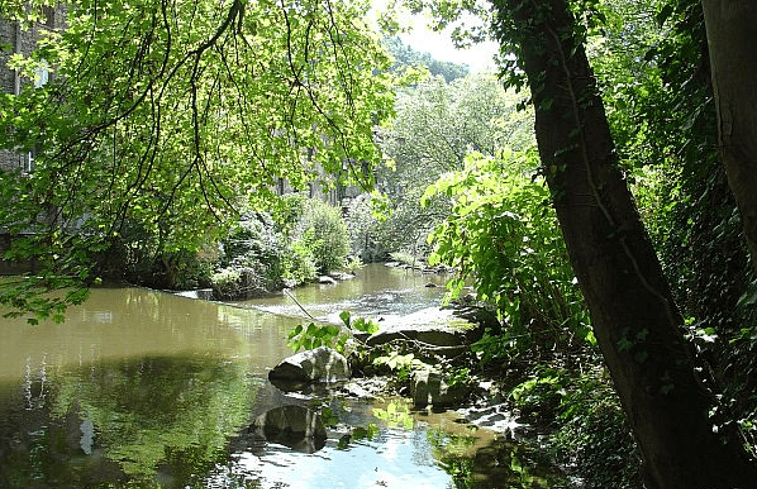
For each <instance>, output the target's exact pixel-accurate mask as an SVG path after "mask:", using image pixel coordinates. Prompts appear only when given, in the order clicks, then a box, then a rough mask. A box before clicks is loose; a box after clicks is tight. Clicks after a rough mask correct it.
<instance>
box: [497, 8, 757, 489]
mask: <svg viewBox="0 0 757 489" xmlns="http://www.w3.org/2000/svg"><path fill="white" fill-rule="evenodd" d="M495 6H496V7H497V8H498V9H499V14H498V19H499V21H500V24H499V29H500V30H499V35H500V36H501V40H502V41H503V42H516V43H517V44H516V50H517V51H518V59H519V62H520V65H521V67H522V69H523V70H524V71H525V73H526V75H527V78H528V83H529V86H530V88H531V92H532V97H533V103H534V107H535V109H536V138H537V142H538V145H539V153H540V155H541V160H542V169H543V171H544V173H545V175H546V177H547V181H548V184H549V187H550V190H551V192H552V196H553V204H554V206H555V208H556V210H557V215H558V219H559V222H560V227H561V229H562V232H563V236H564V238H565V241H566V245H567V247H568V251H569V253H570V259H571V262H572V265H573V269H574V271H575V273H576V276H577V278H578V281H579V284H580V286H581V289H582V291H583V293H584V296H585V298H586V301H587V304H588V306H589V309H590V311H591V317H592V322H593V326H594V332H595V336H596V337H597V341H598V343H599V346H600V349H601V351H602V354H603V356H604V359H605V362H606V364H607V366H608V368H609V370H610V373H611V375H612V378H613V381H614V383H615V388H616V390H617V392H618V395H619V397H620V400H621V403H622V405H623V409H624V411H625V414H626V416H627V418H628V420H629V423H630V426H631V428H632V430H633V433H634V435H635V438H636V440H637V443H638V445H639V448H640V451H641V454H642V458H643V464H644V467H643V470H644V477H645V483H646V485H647V487H648V488H650V489H652V488H654V489H681V488H687V489H698V488H702V489H704V488H707V489H721V488H722V489H726V488H728V489H731V488H734V487H738V488H742V489H743V488H752V487H757V469H756V468H755V466H754V465H753V463H752V461H751V460H750V459H749V457H748V456H747V454H746V452H745V451H744V450H743V448H742V446H741V445H740V444H739V443H738V439H735V437H728V438H726V439H725V440H724V439H723V438H725V437H724V436H723V435H718V434H715V433H713V425H712V422H711V421H710V419H709V411H710V409H711V408H712V407H714V405H715V400H714V396H713V395H711V393H709V392H708V391H707V390H706V389H705V387H704V386H703V385H702V383H701V382H700V379H698V378H697V376H696V374H695V370H694V364H693V359H692V356H691V354H690V351H689V347H688V345H687V344H686V342H685V340H684V338H683V336H682V334H681V330H680V327H681V326H682V324H683V321H682V318H681V315H680V313H679V311H678V309H677V307H676V305H675V302H674V299H673V297H672V295H671V292H670V289H669V287H668V284H667V283H666V281H665V278H664V276H663V273H662V269H661V266H660V264H659V261H658V259H657V256H656V254H655V251H654V249H653V247H652V244H651V242H650V240H649V237H648V235H647V233H646V230H645V228H644V226H643V224H642V223H641V220H640V218H639V215H638V213H637V211H636V208H635V205H634V203H633V199H632V196H631V194H630V192H629V190H628V187H627V185H626V182H625V180H624V177H623V174H622V172H621V170H620V168H619V165H618V156H617V154H616V152H615V147H614V144H613V141H612V137H611V134H610V130H609V125H608V123H607V118H606V116H605V112H604V107H603V105H602V101H601V99H600V97H599V93H598V90H597V87H596V84H595V79H594V76H593V73H592V72H591V69H590V67H589V63H588V60H587V58H586V54H585V51H584V47H583V41H582V39H581V37H580V36H579V35H577V34H576V23H575V19H574V18H573V15H572V14H571V13H570V11H569V10H568V5H567V2H566V0H495Z"/></svg>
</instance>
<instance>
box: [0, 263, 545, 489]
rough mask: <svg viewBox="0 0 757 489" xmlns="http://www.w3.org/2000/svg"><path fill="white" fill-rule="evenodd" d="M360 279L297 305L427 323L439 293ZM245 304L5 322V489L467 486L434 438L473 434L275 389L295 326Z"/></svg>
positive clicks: (115, 299) (142, 298)
mask: <svg viewBox="0 0 757 489" xmlns="http://www.w3.org/2000/svg"><path fill="white" fill-rule="evenodd" d="M361 273H363V274H364V276H363V279H362V280H361V279H356V280H353V281H348V282H342V283H340V284H338V285H336V286H326V287H322V286H315V287H311V288H308V289H298V290H297V292H296V293H297V297H298V300H300V301H302V302H303V303H304V304H305V305H306V306H307V307H313V308H318V307H320V310H321V311H323V313H324V314H330V311H340V310H341V308H342V307H343V305H344V304H346V303H353V304H358V305H362V306H363V307H364V308H365V310H371V311H374V312H376V311H378V312H381V311H384V313H386V314H388V315H389V314H398V313H400V312H401V313H403V314H405V313H412V312H417V311H421V312H419V315H420V314H421V313H422V311H423V310H425V309H427V308H428V307H429V306H431V305H433V303H434V302H436V301H438V299H439V297H440V296H441V294H442V291H441V290H440V289H438V288H436V289H434V288H426V287H425V283H426V282H428V281H430V280H438V281H441V280H442V279H440V278H436V277H433V276H421V275H420V274H415V275H413V274H411V273H410V272H406V271H402V270H389V269H385V268H383V267H380V266H373V267H366V269H365V270H363V271H361ZM286 301H288V299H287V298H285V297H280V298H277V299H276V298H275V299H273V301H272V302H271V303H270V304H269V305H268V306H269V307H272V308H276V307H285V306H286V304H285V303H286ZM393 304H394V305H395V306H397V309H391V306H392V305H393ZM249 305H250V304H243V306H245V307H238V305H236V306H235V307H232V306H229V305H223V304H218V303H210V302H205V301H199V300H191V299H188V298H185V297H176V296H173V295H170V294H165V293H161V292H157V291H150V290H144V289H136V288H112V289H108V288H103V289H97V290H93V291H92V294H91V297H90V299H89V300H88V301H87V302H86V303H85V304H83V305H82V306H79V307H75V308H72V309H71V311H70V314H69V316H68V319H67V321H66V322H65V323H64V324H53V323H43V324H41V325H40V326H29V325H28V324H26V323H25V322H24V321H22V320H19V321H10V320H6V321H2V322H0V338H1V339H0V342H1V343H0V345H1V348H0V487H2V488H24V489H44V488H60V489H68V488H90V487H91V488H95V487H96V488H105V487H107V488H112V489H120V488H123V489H126V488H130V489H133V488H155V489H157V488H158V487H160V488H163V489H173V488H192V489H195V488H196V489H199V488H207V487H224V488H251V487H261V488H263V487H265V488H272V487H291V488H313V489H316V488H317V489H320V488H335V487H354V488H356V489H358V488H372V487H396V488H407V487H413V488H421V489H423V488H435V489H436V488H443V487H453V486H455V487H472V486H470V485H464V484H463V483H462V482H460V483H458V482H456V481H458V480H460V481H462V480H463V479H459V478H458V475H459V473H461V472H464V471H465V470H467V469H465V470H463V469H460V470H457V469H455V470H453V469H451V467H463V468H464V467H467V466H468V465H466V464H469V465H470V464H473V465H471V466H476V464H478V463H479V462H478V461H477V460H476V459H475V457H474V458H473V459H472V460H473V462H470V463H469V462H467V461H463V462H460V463H458V461H456V460H453V459H451V458H449V454H450V453H452V452H455V450H450V449H449V447H455V446H457V445H456V444H455V443H452V442H450V441H449V440H448V439H447V438H444V436H447V435H444V436H442V435H439V434H438V433H437V430H442V432H444V433H456V431H455V430H456V429H457V427H458V426H467V425H465V424H459V423H457V422H455V421H454V420H450V419H451V418H450V419H447V418H439V419H437V418H433V419H432V418H430V417H428V416H426V415H424V414H422V413H411V412H410V411H409V410H408V409H406V408H403V409H397V408H396V407H395V408H391V409H390V408H389V405H387V404H377V403H373V404H369V403H367V402H365V401H346V400H339V399H332V402H331V404H330V405H329V409H330V410H331V413H332V416H331V419H330V421H329V422H325V421H324V420H323V419H322V416H320V414H321V413H323V411H321V408H322V407H323V406H321V405H320V404H319V403H315V405H311V400H308V399H303V398H302V397H301V396H300V397H298V396H296V395H295V394H293V393H285V392H282V391H279V390H277V389H276V388H274V387H273V386H272V385H271V384H270V383H269V382H268V380H267V374H268V371H269V370H270V368H271V367H273V366H274V365H276V364H277V363H278V362H279V361H280V360H281V359H283V358H285V357H286V356H288V355H289V354H290V353H291V351H290V350H289V349H288V348H287V346H286V342H285V338H286V334H287V332H288V331H289V330H290V329H291V328H292V327H294V326H295V325H296V324H297V323H298V322H299V319H298V318H296V317H294V318H290V317H286V316H282V315H272V314H268V313H265V312H260V311H259V310H256V309H251V308H249V307H246V306H249ZM258 306H261V307H262V306H264V304H258ZM256 307H257V306H256ZM295 307H296V306H295ZM311 394H312V395H313V396H315V397H320V396H321V395H322V396H323V397H325V398H329V397H330V396H329V395H328V393H323V394H318V393H315V392H313V393H311ZM284 406H286V407H284ZM324 424H326V425H328V426H325V427H324ZM367 426H373V428H371V429H370V430H368V429H364V428H365V427H367ZM360 429H364V431H365V433H363V432H360V431H359V430H360ZM358 434H360V436H358ZM369 435H370V436H369ZM450 436H451V435H450ZM475 438H476V439H477V440H479V441H478V442H476V443H480V440H481V436H480V433H477V434H476V435H475ZM450 439H451V438H450ZM482 447H483V445H482ZM507 449H508V450H510V447H507ZM298 450H299V451H298ZM307 452H312V453H307ZM455 453H456V452H455ZM507 457H508V455H506V454H502V455H496V456H495V457H494V458H495V459H497V460H503V461H506V462H507V463H510V464H512V460H514V459H513V458H507ZM516 459H517V460H518V461H523V460H525V462H524V466H525V464H526V463H530V459H529V458H528V457H523V456H520V455H519V456H518V457H516ZM445 470H447V471H449V472H451V474H452V475H450V474H448V473H446V472H445ZM529 470H530V469H529ZM468 472H470V473H473V472H474V471H473V470H472V469H471V470H468ZM530 473H533V471H532V472H530ZM465 484H467V482H466V483H465ZM484 487H485V486H484ZM515 487H521V486H515ZM523 487H526V486H525V485H524V486H523ZM533 487H543V486H540V485H534V486H533Z"/></svg>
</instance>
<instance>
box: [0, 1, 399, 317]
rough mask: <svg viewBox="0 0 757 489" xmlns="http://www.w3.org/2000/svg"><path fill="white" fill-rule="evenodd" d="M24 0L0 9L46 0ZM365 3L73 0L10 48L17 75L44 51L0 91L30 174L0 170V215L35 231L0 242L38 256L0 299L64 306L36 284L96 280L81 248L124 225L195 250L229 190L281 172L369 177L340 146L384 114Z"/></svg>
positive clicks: (9, 11) (231, 199)
mask: <svg viewBox="0 0 757 489" xmlns="http://www.w3.org/2000/svg"><path fill="white" fill-rule="evenodd" d="M44 3H48V4H49V3H53V2H44ZM20 5H21V4H20V3H18V4H17V2H12V3H10V4H6V3H4V4H3V6H2V8H0V15H2V16H3V17H4V18H9V19H12V20H15V19H18V20H19V21H20V23H21V24H20V25H21V26H22V28H25V29H28V28H30V27H31V26H32V23H33V21H35V20H36V19H37V18H40V16H41V15H42V11H41V5H40V4H39V3H36V4H34V5H33V8H31V9H21V8H20V7H19V6H20ZM366 11H367V6H366V5H364V4H362V3H359V2H358V3H356V2H350V3H349V4H346V3H333V2H320V1H310V0H304V1H295V2H281V3H279V2H269V1H263V2H248V1H246V0H232V1H226V2H222V4H221V5H219V4H218V2H212V1H206V0H197V1H190V2H184V1H179V0H172V1H157V0H117V1H113V2H107V3H102V2H97V1H84V2H75V3H73V4H71V5H70V6H69V7H68V9H67V18H66V19H65V20H66V23H67V28H66V29H65V30H57V31H44V33H43V35H42V38H41V40H40V42H39V45H38V49H37V50H36V51H34V52H33V53H31V54H30V55H28V56H24V55H23V54H16V55H14V56H13V57H12V58H11V62H10V66H11V67H12V68H15V69H17V70H20V72H21V74H22V75H23V76H24V77H26V79H34V77H35V73H36V72H37V71H39V70H40V67H41V66H47V67H51V69H54V70H55V77H54V78H53V79H52V81H51V82H50V83H47V84H45V85H43V86H41V87H36V88H35V86H34V84H32V83H25V84H24V86H23V90H22V92H21V94H20V95H18V96H15V95H14V94H6V93H2V94H0V97H2V101H1V102H2V103H0V133H1V134H3V137H2V138H0V148H2V149H8V150H14V151H16V150H18V149H19V148H20V149H21V150H22V151H31V150H32V149H35V151H36V152H37V155H36V159H35V168H34V170H33V171H32V172H31V173H30V174H29V175H28V176H23V175H21V174H20V173H13V172H3V175H2V178H3V185H2V192H1V193H0V209H2V210H1V211H0V222H2V223H3V225H4V227H5V229H6V230H7V232H8V233H10V234H11V235H18V234H19V233H20V232H22V231H33V232H34V235H32V236H28V235H27V236H26V237H20V238H19V239H16V240H14V241H13V245H12V248H11V249H10V250H9V251H8V252H7V253H6V258H8V259H15V260H20V261H34V260H36V263H37V264H38V265H39V268H38V269H37V270H35V273H34V275H33V276H30V277H28V279H26V280H24V281H21V282H16V283H14V284H13V286H12V287H5V288H4V289H3V294H2V296H0V300H1V301H2V302H3V303H5V304H10V305H12V306H15V307H16V308H18V309H20V310H22V311H23V310H30V311H32V312H37V313H39V314H41V315H43V316H45V315H49V314H51V313H52V309H51V307H53V308H54V309H55V310H56V311H58V312H60V311H61V310H62V308H63V307H64V305H65V301H61V302H56V303H54V304H53V306H51V305H50V304H48V303H45V302H44V301H43V302H42V303H38V302H37V301H36V300H33V299H31V297H38V296H36V295H35V294H34V290H35V288H37V287H41V288H42V289H55V288H57V287H58V286H60V285H86V284H88V283H91V282H92V281H93V280H94V279H95V278H96V273H95V272H94V271H93V270H92V264H93V260H92V254H93V253H97V252H104V251H106V250H107V249H108V248H109V247H110V245H111V243H112V242H113V241H118V240H120V239H121V238H122V235H123V234H124V232H125V231H126V230H127V229H128V228H132V229H138V230H139V232H140V233H144V234H146V235H147V236H149V237H150V239H151V240H152V241H153V243H154V246H155V247H156V248H157V249H159V250H163V251H167V252H173V251H177V250H182V249H184V250H188V251H189V252H194V251H196V250H197V249H198V247H199V245H200V244H202V243H204V242H206V241H207V240H208V239H209V238H211V237H212V236H219V235H222V234H223V232H224V231H225V230H226V229H227V227H228V226H229V225H230V224H231V223H233V222H234V221H236V217H237V215H238V214H239V209H240V208H241V207H242V206H250V207H252V208H257V209H263V208H266V207H268V206H270V205H272V204H275V202H276V195H275V184H276V183H277V182H278V181H279V180H280V179H287V181H288V182H289V183H290V185H291V186H293V187H294V188H300V187H302V186H303V185H305V184H306V183H307V182H309V181H310V180H312V179H314V178H315V176H316V175H317V174H318V172H319V171H322V172H323V171H325V172H326V173H334V174H339V175H342V178H347V177H354V178H358V179H362V180H363V183H366V184H369V183H370V182H367V181H365V180H366V179H369V177H370V173H367V174H366V173H363V172H360V171H354V170H353V169H352V168H351V162H356V161H360V162H363V161H365V162H372V163H375V162H377V161H378V160H379V153H378V150H377V148H376V146H375V144H374V142H373V127H374V125H375V124H377V123H379V122H380V121H382V120H383V119H385V118H386V117H387V116H388V115H389V114H390V113H391V110H392V90H391V89H390V83H391V76H390V75H389V74H388V68H389V58H388V57H387V56H386V55H385V53H384V51H383V49H382V48H381V45H380V42H379V40H378V37H377V36H374V35H373V34H372V33H371V29H370V28H368V27H367V26H366V25H365V24H364V23H363V21H362V20H361V19H364V18H365V14H366ZM104 60H107V62H103V61H104ZM73 231H76V232H75V233H74V232H73ZM66 278H73V280H69V281H63V282H62V281H61V280H63V279H66ZM77 297H78V296H71V299H75V298H77Z"/></svg>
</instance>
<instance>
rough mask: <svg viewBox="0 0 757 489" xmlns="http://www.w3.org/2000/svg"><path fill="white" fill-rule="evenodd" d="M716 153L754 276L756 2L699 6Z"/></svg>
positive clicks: (715, 1) (706, 0) (707, 0)
mask: <svg viewBox="0 0 757 489" xmlns="http://www.w3.org/2000/svg"><path fill="white" fill-rule="evenodd" d="M702 7H703V9H704V20H705V26H706V28H707V43H708V45H709V48H710V65H711V71H712V85H713V89H714V92H715V106H716V108H717V112H718V136H719V142H720V153H721V159H722V160H723V165H724V166H725V170H726V174H727V175H728V185H729V186H730V187H731V190H732V191H733V195H734V197H735V198H736V203H737V204H738V206H739V212H740V214H741V221H742V224H743V226H744V235H745V236H746V240H747V244H748V245H749V251H750V253H751V257H752V267H753V268H754V271H755V273H757V2H754V0H702Z"/></svg>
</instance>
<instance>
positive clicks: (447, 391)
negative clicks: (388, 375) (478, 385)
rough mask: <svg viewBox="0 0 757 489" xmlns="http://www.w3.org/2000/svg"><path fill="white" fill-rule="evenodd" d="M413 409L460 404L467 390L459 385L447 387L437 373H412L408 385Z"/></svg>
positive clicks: (418, 371)
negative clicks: (413, 405)
mask: <svg viewBox="0 0 757 489" xmlns="http://www.w3.org/2000/svg"><path fill="white" fill-rule="evenodd" d="M410 393H411V394H412V396H413V403H414V404H415V407H417V408H422V407H425V406H428V405H432V406H436V407H449V406H454V405H458V404H461V403H462V402H463V401H465V399H466V397H467V396H468V394H469V393H470V392H469V389H468V388H467V387H466V386H464V385H460V384H455V385H452V386H450V385H448V384H447V383H446V382H444V379H443V378H442V376H441V375H440V374H439V373H437V372H431V371H428V370H417V371H415V372H413V376H412V379H411V384H410Z"/></svg>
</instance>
